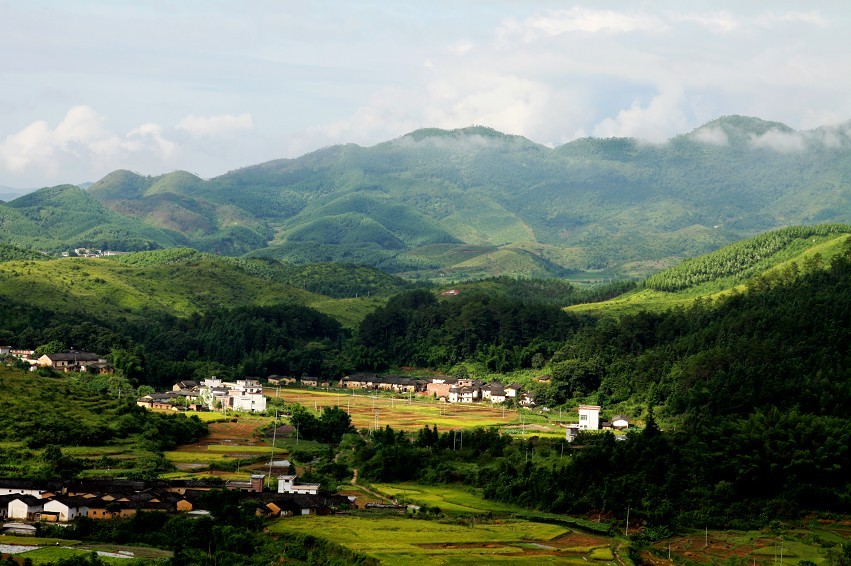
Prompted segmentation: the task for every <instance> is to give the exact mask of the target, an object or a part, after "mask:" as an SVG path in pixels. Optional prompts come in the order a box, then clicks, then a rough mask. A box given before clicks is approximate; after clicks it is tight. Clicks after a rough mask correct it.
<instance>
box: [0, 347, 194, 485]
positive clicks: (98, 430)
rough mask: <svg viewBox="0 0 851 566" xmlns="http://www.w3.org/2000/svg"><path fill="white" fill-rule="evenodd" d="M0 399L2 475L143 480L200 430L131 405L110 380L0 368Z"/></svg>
mask: <svg viewBox="0 0 851 566" xmlns="http://www.w3.org/2000/svg"><path fill="white" fill-rule="evenodd" d="M119 388H121V391H122V393H123V396H119ZM0 395H2V397H3V411H2V412H0V442H2V450H0V456H2V458H0V470H2V473H3V475H4V476H8V477H30V478H43V479H68V478H70V477H73V476H75V475H77V474H79V473H88V474H94V475H104V474H106V473H107V472H108V473H110V474H114V475H119V476H128V477H134V476H136V477H138V476H139V475H147V476H150V475H151V474H155V473H156V472H157V471H165V470H166V469H167V468H168V463H167V462H166V461H165V459H164V458H163V455H162V450H170V449H173V448H174V446H175V445H176V444H178V443H184V442H193V441H195V440H197V439H198V438H199V437H200V436H201V435H202V434H204V433H205V432H206V426H205V425H203V424H202V423H201V422H200V421H197V420H193V419H188V418H186V417H185V416H184V415H161V414H152V413H148V412H147V411H145V410H143V409H140V408H139V407H136V406H135V395H134V389H133V387H132V386H131V385H130V384H129V383H128V382H127V381H126V380H124V379H122V378H120V377H116V376H109V377H101V376H86V375H81V376H75V377H69V376H66V375H62V376H60V375H41V374H39V375H36V374H33V373H32V372H28V371H24V370H20V369H14V368H11V367H7V366H6V365H5V364H3V363H0ZM57 448H58V449H59V451H57Z"/></svg>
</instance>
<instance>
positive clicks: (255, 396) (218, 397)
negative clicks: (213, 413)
mask: <svg viewBox="0 0 851 566" xmlns="http://www.w3.org/2000/svg"><path fill="white" fill-rule="evenodd" d="M199 399H200V400H201V402H203V403H204V404H205V405H207V407H208V408H210V409H216V403H217V402H218V403H220V404H221V406H222V407H223V408H226V409H233V410H234V411H247V412H252V413H262V412H265V411H266V397H264V396H263V387H262V386H261V385H260V382H259V381H257V380H256V379H240V380H238V381H237V382H236V383H231V382H223V381H222V380H221V379H218V378H215V377H213V378H210V379H205V380H204V382H203V384H202V385H201V388H200V391H199Z"/></svg>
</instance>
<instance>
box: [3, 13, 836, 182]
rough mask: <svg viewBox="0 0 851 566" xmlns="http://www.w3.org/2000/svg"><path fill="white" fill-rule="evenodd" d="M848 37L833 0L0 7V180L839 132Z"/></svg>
mask: <svg viewBox="0 0 851 566" xmlns="http://www.w3.org/2000/svg"><path fill="white" fill-rule="evenodd" d="M849 37H851V3H849V2H843V1H839V0H837V1H834V2H804V1H803V0H801V1H785V2H784V1H782V0H778V1H771V2H768V1H765V2H762V1H756V0H754V1H749V2H741V1H736V2H724V1H718V0H713V1H700V0H694V1H689V2H683V1H681V0H678V1H670V2H664V1H645V2H606V1H605V0H603V1H599V0H597V1H593V2H592V1H589V2H584V3H574V2H570V1H565V0H561V1H545V0H539V1H536V0H466V1H465V0H452V1H444V0H429V1H419V0H388V1H371V0H358V1H357V2H344V1H300V0H240V1H227V0H181V1H180V2H171V1H169V2H166V1H153V0H135V1H130V0H101V1H86V0H61V1H47V0H27V1H26V2H19V1H7V0H0V53H3V57H2V58H0V187H12V188H15V189H25V188H26V189H31V188H39V187H43V186H53V185H58V184H63V183H75V184H76V183H83V182H89V181H96V180H98V179H100V178H101V177H103V176H105V175H106V174H107V173H109V172H110V171H113V170H115V169H129V170H131V171H135V172H137V173H141V174H145V175H160V174H164V173H168V172H171V171H174V170H186V171H189V172H191V173H194V174H196V175H199V176H201V177H204V178H209V177H214V176H216V175H221V174H223V173H226V172H227V171H230V170H233V169H238V168H240V167H245V166H249V165H253V164H256V163H261V162H264V161H269V160H272V159H278V158H291V157H298V156H300V155H303V154H305V153H308V152H310V151H313V150H316V149H319V148H321V147H325V146H329V145H334V144H341V143H356V144H359V145H364V146H369V145H373V144H376V143H379V142H382V141H386V140H390V139H393V138H396V137H399V136H401V135H404V134H405V133H408V132H411V131H413V130H416V129H418V128H423V127H439V128H447V129H451V128H460V127H465V126H469V125H472V124H478V125H485V126H490V127H492V128H495V129H497V130H500V131H502V132H505V133H509V134H517V135H522V136H525V137H527V138H529V139H531V140H532V141H535V142H538V143H542V144H546V145H549V146H557V145H560V144H563V143H566V142H569V141H571V140H573V139H576V138H579V137H585V136H595V137H612V136H631V137H637V138H641V139H645V140H648V141H650V142H660V143H661V142H664V140H666V139H669V138H671V137H673V136H675V135H678V134H684V133H688V132H690V131H691V130H693V129H695V128H697V127H699V126H701V125H702V124H705V123H706V122H709V121H711V120H713V119H715V118H718V117H719V116H723V115H731V114H742V115H749V116H756V117H759V118H763V119H766V120H774V121H779V122H783V123H785V124H787V125H789V126H791V127H792V128H795V129H797V130H807V129H812V128H816V127H819V126H823V125H834V124H839V123H844V122H847V121H848V120H851V50H849V49H848V47H849V45H851V44H849V39H848V38H849ZM0 192H4V191H0Z"/></svg>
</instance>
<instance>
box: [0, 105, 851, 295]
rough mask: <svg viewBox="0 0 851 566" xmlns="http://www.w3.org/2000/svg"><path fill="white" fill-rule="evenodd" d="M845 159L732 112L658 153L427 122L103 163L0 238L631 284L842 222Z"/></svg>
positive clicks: (817, 138)
mask: <svg viewBox="0 0 851 566" xmlns="http://www.w3.org/2000/svg"><path fill="white" fill-rule="evenodd" d="M849 149H851V137H849V126H848V124H845V125H842V126H837V127H829V128H827V127H826V128H820V129H817V130H813V131H808V132H796V131H793V130H791V129H790V128H788V127H786V126H784V125H783V124H779V123H775V122H766V121H763V120H759V119H757V118H748V117H741V116H730V117H724V118H720V119H718V120H715V121H712V122H710V123H708V124H706V125H704V126H702V127H700V128H698V129H697V130H695V131H693V132H691V133H688V134H686V135H682V136H678V137H676V138H673V139H671V140H669V141H668V142H667V143H664V144H658V145H654V144H648V143H643V142H640V141H638V140H634V139H625V138H624V139H590V138H587V139H580V140H576V141H574V142H570V143H568V144H565V145H562V146H559V147H556V148H548V147H546V146H543V145H539V144H536V143H533V142H531V141H529V140H527V139H525V138H522V137H518V136H509V135H504V134H501V133H499V132H496V131H494V130H491V129H488V128H484V127H479V126H476V127H470V128H464V129H460V130H452V131H446V130H438V129H425V130H418V131H415V132H412V133H410V134H408V135H405V136H402V137H400V138H398V139H395V140H392V141H388V142H385V143H381V144H378V145H375V146H372V147H360V146H356V145H343V146H334V147H329V148H325V149H322V150H319V151H316V152H314V153H310V154H308V155H305V156H302V157H299V158H297V159H282V160H276V161H270V162H268V163H263V164H260V165H255V166H251V167H246V168H243V169H239V170H236V171H231V172H229V173H227V174H225V175H222V176H220V177H216V178H213V179H209V180H202V179H200V178H198V177H195V176H193V175H191V174H189V173H186V172H180V171H178V172H174V173H169V174H166V175H162V176H158V177H143V176H140V175H136V174H134V173H131V172H129V171H115V172H113V173H110V174H109V175H107V176H106V177H104V178H103V179H101V180H100V181H98V182H97V183H95V184H94V185H92V186H91V187H90V188H89V189H88V193H87V195H88V196H89V197H92V198H90V199H89V200H88V201H84V199H83V197H82V196H80V195H78V194H76V193H75V192H74V191H78V192H82V191H81V190H80V189H74V190H72V189H70V188H67V187H65V188H53V189H44V190H42V191H39V192H38V193H35V194H34V195H28V196H26V197H22V198H20V199H16V200H15V201H12V202H10V203H7V204H6V205H0V241H5V242H11V243H17V244H21V245H26V246H29V247H36V248H39V247H41V248H45V249H57V246H58V245H59V242H60V241H66V242H72V241H73V242H75V243H80V244H81V245H82V244H83V243H86V244H89V245H91V246H94V247H114V248H116V249H140V248H142V247H145V246H149V247H171V246H176V245H186V246H191V247H195V248H197V249H200V250H204V251H212V252H216V253H222V254H227V255H241V254H245V253H249V252H251V253H253V254H255V255H263V256H267V257H274V258H283V259H286V260H288V261H293V262H299V263H312V262H331V261H344V262H348V263H365V264H370V265H373V266H377V267H380V268H381V269H383V270H385V271H390V272H395V273H402V274H406V275H408V276H410V277H429V278H442V277H446V276H448V277H452V278H455V279H459V278H464V277H481V276H490V275H525V276H535V277H546V276H553V275H556V276H564V275H569V274H571V273H577V272H583V271H591V272H595V273H602V274H604V275H605V276H607V277H608V276H610V275H615V276H617V275H618V274H620V275H631V276H642V275H647V274H650V273H652V272H654V271H656V270H658V269H660V268H664V267H667V266H670V265H673V264H675V263H677V262H678V261H679V260H680V259H682V258H685V257H694V256H697V255H700V254H703V253H706V252H709V251H712V250H714V249H717V248H719V247H721V246H722V245H724V244H728V243H731V242H733V241H736V240H740V239H742V238H744V237H749V236H752V235H755V234H757V233H760V232H764V231H766V230H770V229H774V228H778V227H782V226H789V225H795V224H815V223H825V222H851V185H849V180H851V157H849V156H851V152H849ZM71 196H73V197H74V198H71ZM54 210H55V211H56V213H54V212H53V211H54ZM65 210H70V211H72V212H73V214H70V215H69V214H59V211H65ZM127 217H130V218H131V219H132V220H128V219H127ZM60 219H61V221H60ZM119 219H120V221H119Z"/></svg>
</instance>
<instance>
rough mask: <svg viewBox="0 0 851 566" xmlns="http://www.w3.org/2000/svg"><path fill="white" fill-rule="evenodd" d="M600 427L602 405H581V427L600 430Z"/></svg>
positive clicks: (582, 428) (581, 428)
mask: <svg viewBox="0 0 851 566" xmlns="http://www.w3.org/2000/svg"><path fill="white" fill-rule="evenodd" d="M599 428H600V406H599V405H579V429H580V430H598V429H599Z"/></svg>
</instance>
